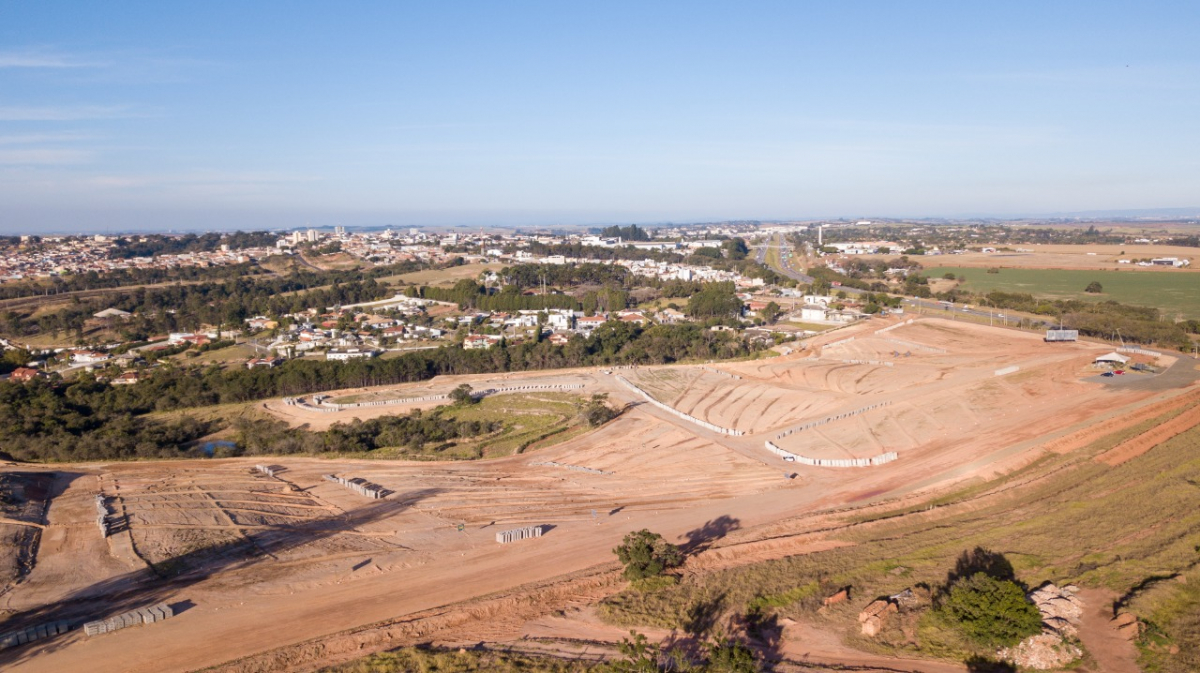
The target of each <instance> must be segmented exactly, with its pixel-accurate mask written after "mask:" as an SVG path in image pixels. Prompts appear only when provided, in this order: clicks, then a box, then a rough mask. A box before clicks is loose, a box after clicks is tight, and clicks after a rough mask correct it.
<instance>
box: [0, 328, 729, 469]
mask: <svg viewBox="0 0 1200 673" xmlns="http://www.w3.org/2000/svg"><path fill="white" fill-rule="evenodd" d="M751 348H752V346H750V345H747V344H746V343H745V342H744V341H743V340H742V339H741V338H740V337H738V336H737V335H736V334H733V333H730V332H712V331H709V330H707V329H705V328H703V327H702V326H700V325H695V324H684V325H655V326H652V327H647V328H640V327H637V326H636V325H630V324H626V323H618V322H611V323H608V324H605V325H604V326H602V327H599V328H597V329H596V330H595V332H594V333H593V335H592V336H591V337H590V338H584V337H582V336H576V337H574V338H572V339H571V341H570V342H568V343H567V344H566V345H565V346H555V345H552V344H550V343H548V342H526V343H522V344H516V345H509V346H505V347H499V346H498V347H495V348H492V349H489V350H463V349H462V348H458V347H444V348H439V349H437V350H427V351H415V352H411V353H405V354H404V355H402V356H400V357H398V358H393V359H386V360H385V359H374V360H355V361H351V362H345V363H342V362H330V361H318V360H293V361H290V362H286V363H284V364H283V365H281V366H279V367H276V368H273V369H269V368H261V367H260V368H255V369H241V368H238V369H223V368H221V367H219V366H216V365H210V366H173V365H167V366H163V367H159V368H157V369H155V370H153V371H152V372H151V373H150V375H149V377H148V378H147V379H146V380H144V381H141V382H139V383H137V384H134V385H126V386H108V385H105V384H101V383H98V382H97V381H96V379H95V378H94V377H93V376H91V375H90V374H87V373H84V374H81V375H80V376H79V377H78V378H77V379H75V380H73V381H71V382H69V383H61V384H58V385H52V384H50V383H46V382H34V383H29V384H23V383H19V382H13V381H3V382H0V407H2V409H0V424H3V427H2V428H0V442H3V443H6V444H7V445H8V446H10V447H16V448H15V449H14V450H15V451H16V452H15V453H13V455H14V456H18V457H24V458H29V459H39V458H40V459H51V460H68V459H85V458H86V459H93V458H106V457H107V458H118V457H135V456H139V457H140V456H151V455H158V454H157V453H156V452H161V451H162V450H164V447H168V446H170V445H172V444H180V443H185V442H188V441H191V440H193V439H195V438H197V437H200V436H202V435H204V434H206V432H207V431H208V428H207V427H206V426H204V425H203V424H200V423H196V422H192V421H184V420H180V421H176V422H173V423H172V424H165V425H163V426H162V427H161V428H160V427H159V426H158V425H155V424H152V423H148V422H147V421H145V420H144V419H142V418H138V416H141V415H142V414H146V413H149V412H152V411H169V410H175V409H184V408H190V407H201V406H209V405H214V404H222V403H232V402H248V401H253V400H259V399H265V398H269V397H277V396H281V395H300V394H304V393H312V392H319V391H325V390H334V389H339V388H351V387H363V386H376V385H388V384H396V383H408V382H414V381H425V380H428V379H431V378H433V377H435V376H439V375H443V374H484V373H496V372H506V371H524V370H536V369H555V368H566V367H576V366H584V365H590V366H596V365H616V364H665V363H671V362H677V361H679V360H685V359H686V360H709V359H723V358H731V357H738V356H744V355H748V354H749V353H750V352H751ZM154 428H159V429H158V430H153V429H154ZM152 430H153V431H152ZM155 432H158V433H159V434H158V435H155V434H154V433H155ZM122 433H124V434H122ZM160 439H161V440H162V441H160ZM168 439H169V441H168ZM106 442H109V443H110V444H111V447H112V448H111V451H110V450H109V449H106V448H105V447H106V446H109V444H106ZM10 452H11V451H10ZM76 452H78V456H79V457H76ZM106 452H107V453H106Z"/></svg>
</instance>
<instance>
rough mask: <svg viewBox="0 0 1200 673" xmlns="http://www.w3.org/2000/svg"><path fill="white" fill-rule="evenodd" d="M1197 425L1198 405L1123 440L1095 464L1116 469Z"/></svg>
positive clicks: (1199, 408)
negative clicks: (1131, 437)
mask: <svg viewBox="0 0 1200 673" xmlns="http://www.w3.org/2000/svg"><path fill="white" fill-rule="evenodd" d="M1197 425H1200V405H1197V406H1194V407H1192V408H1191V409H1188V410H1187V411H1185V412H1183V413H1182V414H1179V415H1178V416H1176V417H1175V418H1172V419H1171V420H1169V421H1167V422H1166V423H1163V424H1162V425H1159V426H1157V427H1154V428H1151V429H1150V430H1148V431H1146V432H1143V433H1142V434H1140V435H1138V436H1137V437H1134V438H1133V439H1128V440H1125V441H1124V442H1122V443H1120V444H1118V445H1117V446H1115V447H1113V448H1111V449H1109V450H1108V451H1105V452H1104V453H1102V454H1100V455H1098V456H1096V462H1099V463H1104V464H1106V465H1110V466H1112V467H1116V466H1117V465H1120V464H1121V463H1124V462H1125V461H1128V460H1132V459H1134V458H1137V457H1138V456H1140V455H1142V454H1143V453H1146V452H1147V451H1149V450H1150V449H1153V448H1154V447H1156V446H1158V445H1159V444H1162V443H1163V442H1165V441H1167V440H1169V439H1171V438H1173V437H1176V436H1178V435H1180V434H1182V433H1184V432H1187V431H1188V430H1191V429H1192V428H1194V427H1196V426H1197Z"/></svg>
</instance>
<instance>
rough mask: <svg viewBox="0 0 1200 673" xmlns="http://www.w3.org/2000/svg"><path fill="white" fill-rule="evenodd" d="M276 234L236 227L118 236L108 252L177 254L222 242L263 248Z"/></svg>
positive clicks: (115, 255)
mask: <svg viewBox="0 0 1200 673" xmlns="http://www.w3.org/2000/svg"><path fill="white" fill-rule="evenodd" d="M277 240H279V234H272V233H270V232H267V231H250V232H243V231H236V232H234V233H232V234H219V233H207V234H199V235H197V234H184V235H183V236H164V235H162V234H147V235H145V236H139V237H137V240H134V239H133V238H126V237H122V238H118V239H117V240H116V241H114V242H113V247H112V251H111V252H110V253H109V255H110V256H111V257H113V258H115V259H129V258H132V257H153V256H155V255H178V254H181V253H185V252H211V251H213V250H217V249H219V248H220V247H221V246H222V245H227V246H229V249H230V250H242V249H245V248H266V247H270V246H273V245H275V241H277Z"/></svg>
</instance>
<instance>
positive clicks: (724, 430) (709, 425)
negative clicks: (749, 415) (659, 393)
mask: <svg viewBox="0 0 1200 673" xmlns="http://www.w3.org/2000/svg"><path fill="white" fill-rule="evenodd" d="M617 380H618V381H620V382H621V383H623V384H625V385H626V386H627V387H628V388H629V389H630V390H632V391H634V392H635V393H638V394H639V395H641V396H642V397H644V398H645V399H646V401H647V402H649V403H650V404H653V405H654V406H656V407H658V408H659V409H662V410H663V411H666V412H668V413H671V414H674V415H676V416H678V417H680V418H682V419H684V420H686V421H691V422H692V423H695V424H696V425H699V426H700V427H702V428H706V429H708V430H712V431H713V432H719V433H721V434H723V435H732V436H734V437H741V436H742V435H744V434H746V433H745V432H744V431H742V430H733V429H731V428H722V427H721V426H719V425H714V424H712V423H709V422H708V421H702V420H700V419H699V418H696V417H695V416H691V415H688V414H685V413H683V412H682V411H679V410H678V409H675V408H674V407H669V406H667V405H665V404H663V403H662V402H659V401H658V400H656V399H654V398H653V397H650V393H647V392H646V391H644V390H642V389H641V388H638V387H637V386H635V385H633V384H632V383H630V382H629V381H628V380H626V378H625V377H623V376H618V377H617Z"/></svg>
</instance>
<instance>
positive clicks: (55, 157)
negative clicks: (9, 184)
mask: <svg viewBox="0 0 1200 673" xmlns="http://www.w3.org/2000/svg"><path fill="white" fill-rule="evenodd" d="M90 158H91V153H90V152H85V151H83V150H72V149H51V148H25V149H15V150H0V166H62V165H69V164H81V163H85V162H87V161H88V160H89V159H90Z"/></svg>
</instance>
